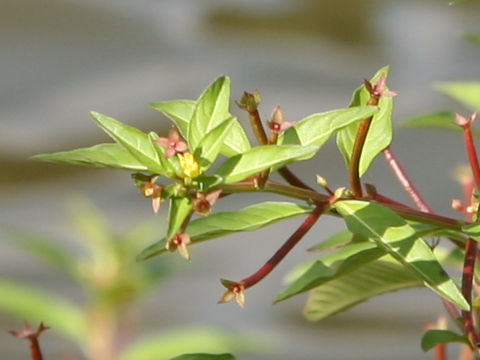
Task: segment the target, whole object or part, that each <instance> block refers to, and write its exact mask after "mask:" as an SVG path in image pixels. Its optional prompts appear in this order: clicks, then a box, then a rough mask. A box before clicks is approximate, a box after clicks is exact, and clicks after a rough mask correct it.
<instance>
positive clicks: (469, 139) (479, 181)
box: [462, 122, 480, 189]
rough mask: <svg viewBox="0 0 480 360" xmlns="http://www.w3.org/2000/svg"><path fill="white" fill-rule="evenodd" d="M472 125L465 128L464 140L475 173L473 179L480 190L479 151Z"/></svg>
mask: <svg viewBox="0 0 480 360" xmlns="http://www.w3.org/2000/svg"><path fill="white" fill-rule="evenodd" d="M471 125H472V123H471V122H469V123H468V124H467V125H465V126H462V127H463V138H464V142H465V148H466V150H467V156H468V160H469V162H470V167H471V169H472V173H473V179H474V181H475V185H476V186H477V189H480V165H479V164H478V156H477V150H476V148H475V141H474V139H473V133H472V126H471Z"/></svg>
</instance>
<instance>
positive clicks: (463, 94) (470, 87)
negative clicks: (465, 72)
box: [435, 82, 480, 111]
mask: <svg viewBox="0 0 480 360" xmlns="http://www.w3.org/2000/svg"><path fill="white" fill-rule="evenodd" d="M435 90H437V91H439V92H441V93H443V94H445V95H448V96H450V97H451V98H453V99H455V100H457V101H460V102H461V103H462V104H464V105H465V106H467V107H469V108H471V109H472V110H475V111H476V110H480V82H445V83H438V84H436V85H435Z"/></svg>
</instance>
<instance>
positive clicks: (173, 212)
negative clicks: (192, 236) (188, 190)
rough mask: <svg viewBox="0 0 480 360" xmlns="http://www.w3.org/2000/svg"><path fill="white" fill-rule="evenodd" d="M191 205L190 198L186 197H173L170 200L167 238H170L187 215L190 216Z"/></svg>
mask: <svg viewBox="0 0 480 360" xmlns="http://www.w3.org/2000/svg"><path fill="white" fill-rule="evenodd" d="M192 207H193V203H192V200H191V199H189V198H187V197H183V198H173V199H171V200H170V208H169V210H168V230H167V240H170V239H171V238H173V237H174V236H175V235H176V234H177V233H178V231H179V230H180V228H181V227H182V225H183V223H184V222H185V220H186V219H187V217H188V216H190V213H191V212H192Z"/></svg>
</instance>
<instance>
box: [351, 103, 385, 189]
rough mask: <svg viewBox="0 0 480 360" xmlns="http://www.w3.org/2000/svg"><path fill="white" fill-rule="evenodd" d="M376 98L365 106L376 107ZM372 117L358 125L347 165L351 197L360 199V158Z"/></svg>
mask: <svg viewBox="0 0 480 360" xmlns="http://www.w3.org/2000/svg"><path fill="white" fill-rule="evenodd" d="M377 104H378V97H376V96H371V97H370V99H369V100H368V102H367V105H377ZM372 119H373V116H370V117H369V118H366V119H364V120H362V122H361V123H360V125H359V127H358V130H357V135H356V137H355V142H354V143H353V149H352V157H351V158H350V165H349V177H350V187H351V190H352V192H353V195H354V196H355V197H356V198H360V197H362V184H361V182H360V169H359V167H360V157H361V156H362V150H363V146H364V145H365V140H366V138H367V134H368V129H369V128H370V124H371V123H372Z"/></svg>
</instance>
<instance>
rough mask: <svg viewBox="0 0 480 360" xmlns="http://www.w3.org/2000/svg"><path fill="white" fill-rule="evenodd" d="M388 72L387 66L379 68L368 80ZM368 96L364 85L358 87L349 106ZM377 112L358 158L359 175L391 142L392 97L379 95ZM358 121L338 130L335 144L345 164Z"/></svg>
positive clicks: (376, 78)
mask: <svg viewBox="0 0 480 360" xmlns="http://www.w3.org/2000/svg"><path fill="white" fill-rule="evenodd" d="M387 74H388V66H385V67H383V68H381V69H380V70H379V71H378V72H377V73H376V74H375V76H374V77H373V78H372V79H371V80H370V82H371V83H372V84H374V83H375V81H376V80H378V79H379V78H380V77H381V76H382V75H385V76H386V75H387ZM369 98H370V94H369V92H368V91H367V89H366V88H365V85H362V86H361V87H359V88H358V89H357V90H356V91H355V93H354V95H353V99H352V102H351V104H350V106H362V105H365V104H366V103H367V101H368V99H369ZM378 108H379V110H378V112H376V113H375V114H374V115H373V118H372V122H371V124H370V128H369V130H368V133H367V138H366V139H365V145H364V147H363V150H362V156H361V158H360V165H359V173H360V176H361V175H363V174H365V173H366V172H367V170H368V168H369V167H370V165H371V163H372V162H373V159H374V158H375V157H376V156H377V155H378V154H379V153H380V152H381V151H382V150H384V149H385V148H386V147H388V146H389V145H390V143H391V142H392V121H391V116H392V108H393V99H392V98H391V97H381V98H380V100H379V102H378ZM359 125H360V122H355V123H353V124H351V125H349V126H347V127H345V128H343V129H342V130H340V131H339V132H338V135H337V146H338V148H339V149H340V151H341V153H342V154H343V157H344V158H345V161H346V163H347V165H348V164H349V163H350V158H351V157H352V150H353V145H354V143H355V138H356V135H357V130H358V127H359Z"/></svg>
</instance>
